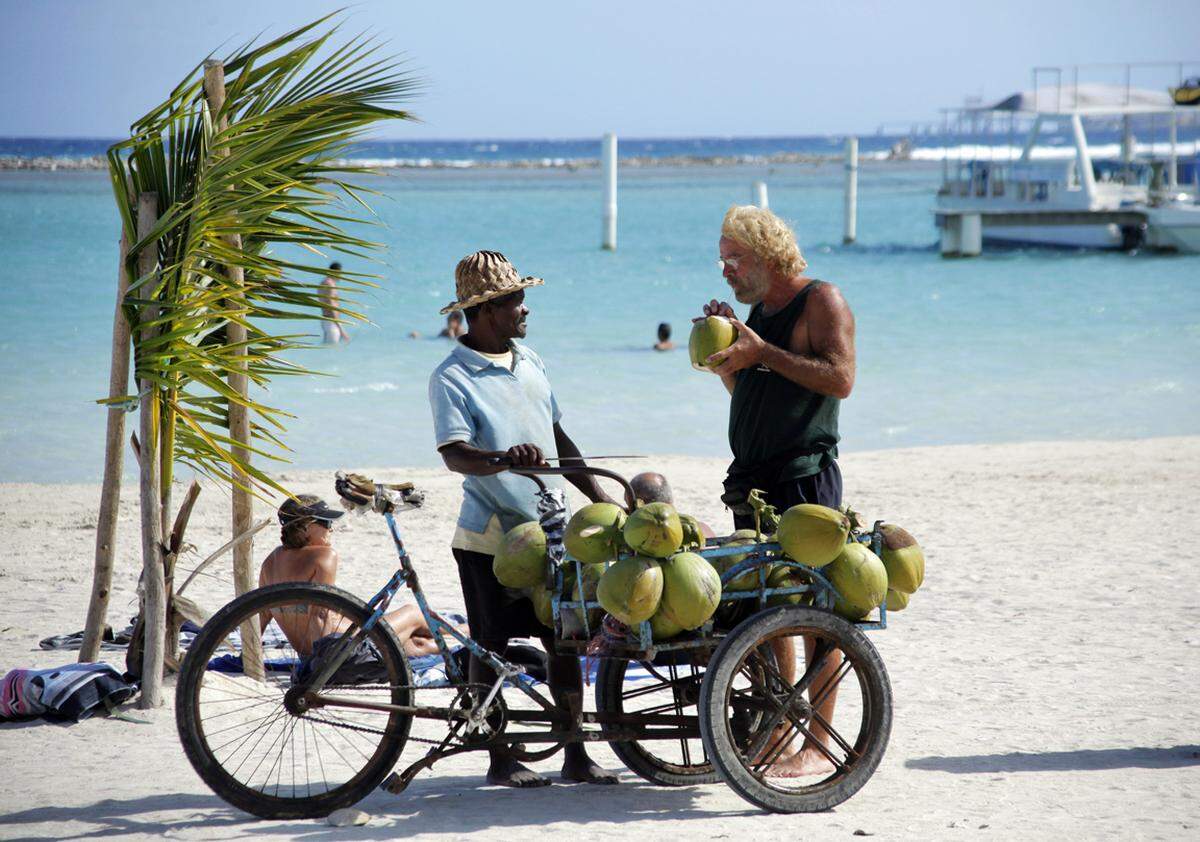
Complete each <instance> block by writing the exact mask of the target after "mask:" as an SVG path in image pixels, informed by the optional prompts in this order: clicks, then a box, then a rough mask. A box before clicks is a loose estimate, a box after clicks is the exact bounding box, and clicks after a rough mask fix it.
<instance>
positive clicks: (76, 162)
mask: <svg viewBox="0 0 1200 842" xmlns="http://www.w3.org/2000/svg"><path fill="white" fill-rule="evenodd" d="M893 157H895V156H892V155H889V154H888V153H871V152H867V153H863V154H862V155H861V158H862V159H863V160H886V159H889V158H893ZM841 160H843V156H842V154H840V153H838V154H817V153H813V152H776V153H772V154H770V155H637V156H630V157H625V158H621V159H620V166H622V167H631V168H646V169H648V168H652V167H728V166H744V165H763V164H827V163H831V162H834V161H841ZM338 163H339V164H340V165H352V166H359V167H362V168H363V169H365V170H379V171H384V170H466V169H489V170H554V169H562V170H568V171H575V170H591V169H598V168H599V166H600V159H599V158H520V159H510V160H486V159H477V158H471V159H450V158H349V159H344V160H341V161H338ZM107 168H108V161H107V159H106V158H105V157H104V156H103V155H91V156H78V157H52V156H23V155H0V170H37V171H42V172H55V171H58V170H65V171H77V170H104V169H107Z"/></svg>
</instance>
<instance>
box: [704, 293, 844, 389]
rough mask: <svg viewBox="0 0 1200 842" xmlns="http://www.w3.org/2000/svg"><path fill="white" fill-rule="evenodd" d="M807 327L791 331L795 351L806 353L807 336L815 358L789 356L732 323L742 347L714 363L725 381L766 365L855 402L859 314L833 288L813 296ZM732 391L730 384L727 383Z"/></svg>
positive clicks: (801, 325) (793, 353) (798, 326)
mask: <svg viewBox="0 0 1200 842" xmlns="http://www.w3.org/2000/svg"><path fill="white" fill-rule="evenodd" d="M806 315H807V316H808V318H806V319H804V320H803V322H797V324H796V327H795V329H794V330H793V331H792V337H791V343H790V344H791V347H792V349H797V348H802V347H803V345H804V337H805V331H807V334H808V340H809V341H808V344H809V346H810V347H811V348H812V352H811V353H806V352H801V353H796V351H795V350H784V349H783V348H780V347H778V346H776V345H772V344H771V343H769V342H766V341H765V340H763V338H762V337H760V336H759V335H758V334H756V333H755V332H754V331H752V330H751V329H750V328H748V327H746V325H745V324H743V323H742V322H740V321H738V320H737V319H733V320H732V321H733V322H734V324H735V325H736V326H737V329H738V339H737V342H735V343H733V345H731V346H730V347H729V348H726V349H725V350H724V351H719V352H718V353H716V354H713V355H712V356H711V357H709V360H710V361H712V362H715V363H717V371H718V373H720V374H721V376H722V380H725V378H726V377H727V376H730V375H732V374H735V373H736V372H738V371H741V370H742V369H743V368H749V367H750V366H754V365H758V364H759V363H762V364H763V365H765V366H766V367H767V368H769V369H771V370H772V371H774V372H775V373H777V374H780V375H782V376H784V377H786V378H787V379H788V380H791V381H792V382H793V383H797V384H799V385H801V386H804V387H805V388H806V389H811V390H813V391H814V392H817V393H818V394H821V395H829V396H831V397H835V398H846V397H849V396H850V392H851V390H852V389H853V388H854V372H855V360H854V314H853V313H851V312H850V306H849V305H848V304H846V300H845V299H844V298H842V294H841V292H839V291H838V289H837V288H836V287H834V286H833V285H831V284H824V285H822V286H821V288H819V289H817V290H814V295H813V296H812V298H810V299H809V301H808V308H807V313H806ZM727 385H728V383H727Z"/></svg>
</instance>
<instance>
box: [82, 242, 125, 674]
mask: <svg viewBox="0 0 1200 842" xmlns="http://www.w3.org/2000/svg"><path fill="white" fill-rule="evenodd" d="M128 255H129V235H128V234H127V232H126V231H125V228H124V226H122V227H121V246H120V259H119V260H118V262H117V307H116V313H115V314H114V315H113V332H112V362H111V364H110V366H109V370H108V396H109V397H110V398H122V397H125V395H126V394H127V393H128V392H129V320H128V319H126V318H125V310H124V308H123V306H122V305H123V304H124V303H125V293H126V291H127V290H128V289H129V273H128V272H127V271H126V270H125V258H126V257H127V256H128ZM124 446H125V407H124V406H114V405H112V404H110V405H109V407H108V421H107V429H106V432H105V434H104V484H103V485H102V486H101V488H100V514H99V515H98V516H97V518H96V557H95V563H94V566H93V568H92V598H91V599H90V600H89V601H88V610H87V622H86V623H85V624H84V628H83V645H82V646H81V647H80V648H79V662H80V663H81V664H82V663H86V662H88V661H94V660H96V659H97V658H99V657H100V641H101V639H102V638H103V636H104V622H105V620H106V619H107V618H108V595H109V592H110V591H111V589H112V573H113V552H114V550H115V547H114V543H115V541H116V539H117V504H118V503H119V502H120V501H121V473H122V470H121V469H122V467H123V466H124V464H125V450H124Z"/></svg>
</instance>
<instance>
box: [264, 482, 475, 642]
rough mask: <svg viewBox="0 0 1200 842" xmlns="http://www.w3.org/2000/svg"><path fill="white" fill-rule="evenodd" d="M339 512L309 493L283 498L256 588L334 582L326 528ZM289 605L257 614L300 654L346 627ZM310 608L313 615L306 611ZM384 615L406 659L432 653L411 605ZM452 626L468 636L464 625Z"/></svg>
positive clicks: (427, 632) (423, 625)
mask: <svg viewBox="0 0 1200 842" xmlns="http://www.w3.org/2000/svg"><path fill="white" fill-rule="evenodd" d="M343 514H345V512H342V511H340V510H338V509H331V508H329V507H328V506H326V505H325V502H324V501H323V500H321V499H320V498H319V497H317V496H315V495H313V494H301V495H300V496H299V497H297V498H295V499H288V500H286V501H284V504H283V505H282V506H280V507H279V523H280V524H281V526H282V529H281V531H280V536H279V540H280V544H281V546H278V547H276V548H275V549H274V550H272V551H271V554H270V555H269V556H267V559H266V561H264V562H263V565H262V569H261V570H260V571H259V574H258V585H259V587H263V586H264V585H275V584H279V583H280V582H316V583H317V584H320V585H332V584H334V582H335V580H336V579H337V569H338V554H337V550H335V549H334V548H333V546H332V544H330V541H329V531H330V528H331V527H332V526H333V522H334V521H335V520H337V519H338V518H340V517H341V516H342V515H343ZM295 607H296V609H297V611H298V613H296V614H287V613H284V612H283V611H280V610H272V611H271V614H270V616H269V617H263V619H262V624H263V627H264V628H265V627H266V625H267V623H269V622H270V621H271V620H274V621H275V622H276V623H278V624H279V628H280V629H281V630H282V631H283V634H284V636H285V637H287V639H288V642H289V643H290V644H292V647H293V648H294V649H295V650H296V651H297V652H298V653H299V654H300V655H301V656H303V657H308V656H309V655H310V654H312V649H313V644H314V643H315V642H316V641H318V640H320V639H321V638H322V637H325V636H326V635H330V634H333V633H335V632H338V631H341V630H342V629H343V628H345V627H346V626H347V625H349V621H348V620H347V619H346V618H345V617H341V616H336V617H333V616H330V615H329V612H328V611H326V610H325V609H319V608H314V607H313V606H308V607H305V606H295ZM310 610H314V611H315V613H309V611H310ZM384 619H385V620H387V621H388V623H390V624H391V626H392V629H393V630H394V631H395V632H396V637H397V638H399V640H400V645H401V646H403V647H404V651H405V653H406V654H407V655H408V656H409V657H417V656H419V655H433V654H436V653H437V651H438V647H437V642H436V641H435V640H434V639H433V634H432V633H431V632H430V630H429V626H428V625H427V624H426V622H425V618H424V617H423V616H422V615H421V611H420V609H419V608H417V606H416V605H414V604H412V603H409V604H407V605H402V606H400V607H399V608H397V609H396V610H395V611H390V612H388V613H387V614H385V615H384ZM458 628H459V630H460V631H462V632H464V633H467V634H469V632H468V630H467V628H466V626H465V625H463V626H458Z"/></svg>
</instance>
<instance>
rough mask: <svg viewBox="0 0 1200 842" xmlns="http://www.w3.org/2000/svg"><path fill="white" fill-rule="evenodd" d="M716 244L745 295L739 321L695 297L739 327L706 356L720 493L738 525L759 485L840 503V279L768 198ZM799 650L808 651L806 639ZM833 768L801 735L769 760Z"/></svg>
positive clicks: (827, 672)
mask: <svg viewBox="0 0 1200 842" xmlns="http://www.w3.org/2000/svg"><path fill="white" fill-rule="evenodd" d="M718 248H719V250H720V258H719V260H718V261H717V262H718V263H719V264H720V266H721V270H722V275H723V276H724V278H725V281H726V283H728V284H729V286H730V288H731V289H732V290H733V294H734V297H735V298H736V299H737V300H738V302H739V303H742V304H749V305H751V308H750V315H749V316H748V317H747V318H746V321H745V322H742V321H740V320H739V319H738V318H737V316H736V315H735V314H734V312H733V308H732V307H731V306H730V305H729V304H728V303H726V302H724V301H717V300H716V299H713V300H711V301H709V302H708V303H707V304H705V305H704V307H703V312H704V315H705V316H710V315H716V316H724V317H726V318H728V319H729V320H730V321H732V322H733V324H734V326H735V327H736V328H737V331H738V338H737V341H736V342H734V344H733V345H731V346H730V347H729V348H727V349H725V350H724V351H720V352H718V353H716V354H713V355H712V356H711V357H709V358H708V362H709V363H710V364H712V365H714V371H715V372H716V373H717V374H718V375H720V377H721V381H722V382H723V383H724V384H725V388H726V389H728V390H729V393H730V395H731V401H730V407H729V447H730V449H731V450H732V451H733V456H734V459H733V463H732V464H731V465H730V466H729V472H728V475H727V477H726V479H725V493H724V494H723V495H722V496H721V501H722V502H724V503H725V504H726V505H727V506H729V507H730V509H731V510H732V511H733V514H734V527H735V528H737V529H744V528H753V526H754V517H753V510H752V509H751V508H750V506H749V505H748V504H747V496H748V495H749V493H750V491H751V490H752V489H755V488H757V489H760V490H761V491H763V492H765V493H766V497H767V502H768V503H770V504H771V505H773V506H775V507H776V509H777V510H778V511H779V512H780V513H782V512H784V511H785V510H786V509H788V508H789V507H791V506H794V505H797V504H798V503H817V504H819V505H822V506H829V507H830V508H834V509H836V508H838V507H840V506H841V504H842V474H841V471H840V470H839V468H838V464H837V455H838V450H837V445H838V441H839V435H838V410H839V406H840V403H841V401H842V400H844V399H845V398H847V397H849V396H850V392H851V390H852V389H853V388H854V374H855V355H854V314H853V313H851V312H850V307H849V305H848V304H847V303H846V300H845V299H844V298H843V297H842V294H841V292H840V291H839V290H838V288H837V287H836V286H834V285H833V284H831V283H828V282H826V281H819V280H816V279H814V278H810V277H808V276H807V275H805V274H804V272H805V269H806V268H807V265H808V264H807V262H806V261H805V260H804V257H803V256H802V255H801V254H800V248H799V247H798V246H797V244H796V237H795V234H793V232H792V230H791V229H790V228H789V227H788V226H787V225H786V223H784V222H783V220H781V219H780V218H779V217H777V216H776V215H775V214H773V213H771V211H769V210H766V209H765V208H758V207H755V206H753V205H745V206H735V207H731V208H730V209H729V211H728V212H727V213H726V214H725V219H724V222H723V223H722V225H721V237H720V240H719V241H718ZM792 646H793V644H792V641H791V640H790V639H787V640H785V641H784V643H783V644H781V645H780V647H779V648H778V649H777V652H776V654H777V656H778V657H779V658H780V660H781V662H782V663H783V664H785V665H787V666H790V667H791V668H792V669H793V670H794V668H795V655H794V651H791V647H792ZM805 649H806V652H807V655H808V657H811V654H812V648H811V646H809V645H808V644H807V641H806V646H805ZM835 661H836V659H835V658H833V657H830V658H829V659H828V661H827V666H826V668H825V669H824V670H823V671H822V673H819V674H818V676H817V678H816V680H815V681H814V682H813V686H814V687H820V686H822V685H824V684H825V683H826V682H827V681H828V680H830V678H831V677H832V673H833V671H834V669H835V667H834V664H835ZM784 677H785V678H790V679H791V680H795V679H794V676H793V675H787V674H785V676H784ZM836 701H837V693H836V689H835V690H834V692H832V693H830V694H829V695H828V696H827V700H826V701H825V702H823V703H822V704H821V705H819V706H818V711H819V712H821V713H822V715H824V716H825V719H826V721H829V722H831V721H832V720H833V710H834V705H835V704H836ZM813 734H814V735H815V736H816V737H817V738H818V739H820V740H821V741H822V742H823V743H827V742H828V740H829V735H828V733H826V732H825V731H824V730H823V729H820V728H817V727H814V729H813ZM832 768H833V767H832V766H831V765H830V764H829V762H828V760H827V759H826V758H825V756H824V755H823V754H822V753H821V751H820V749H819V748H817V747H816V745H815V744H814V743H813V741H812V740H811V739H809V740H806V741H805V743H804V745H803V746H802V747H801V749H800V751H798V752H796V753H795V754H793V755H791V756H788V757H785V758H782V759H781V760H780V761H778V762H777V763H775V764H773V766H772V767H771V771H770V774H772V775H780V776H798V775H809V774H825V773H828V772H829V771H832Z"/></svg>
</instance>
